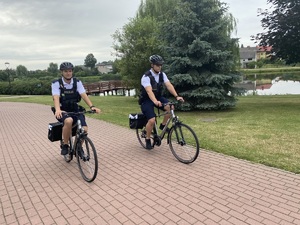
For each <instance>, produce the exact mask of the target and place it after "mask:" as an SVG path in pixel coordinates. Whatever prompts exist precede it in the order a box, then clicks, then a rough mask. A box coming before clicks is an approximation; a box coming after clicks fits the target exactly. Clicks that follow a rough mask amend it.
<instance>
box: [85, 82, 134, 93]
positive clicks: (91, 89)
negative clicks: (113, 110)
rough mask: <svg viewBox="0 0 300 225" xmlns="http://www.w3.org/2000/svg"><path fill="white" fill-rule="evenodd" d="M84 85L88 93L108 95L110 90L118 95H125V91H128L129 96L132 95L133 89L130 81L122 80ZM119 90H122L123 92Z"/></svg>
mask: <svg viewBox="0 0 300 225" xmlns="http://www.w3.org/2000/svg"><path fill="white" fill-rule="evenodd" d="M83 86H84V88H85V90H86V93H87V95H100V94H103V95H108V94H109V92H110V93H111V94H112V95H118V93H121V95H125V91H128V96H130V90H131V89H133V87H132V86H131V85H129V84H128V82H124V81H121V80H112V81H101V82H97V83H91V84H84V85H83ZM119 90H121V92H120V91H119Z"/></svg>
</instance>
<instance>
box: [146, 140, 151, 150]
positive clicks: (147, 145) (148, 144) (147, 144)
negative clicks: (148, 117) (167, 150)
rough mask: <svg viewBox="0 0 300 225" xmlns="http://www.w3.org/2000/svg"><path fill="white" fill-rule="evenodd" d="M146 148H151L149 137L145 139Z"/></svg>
mask: <svg viewBox="0 0 300 225" xmlns="http://www.w3.org/2000/svg"><path fill="white" fill-rule="evenodd" d="M146 149H148V150H149V149H152V145H151V140H150V139H146Z"/></svg>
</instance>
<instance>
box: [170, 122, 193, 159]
mask: <svg viewBox="0 0 300 225" xmlns="http://www.w3.org/2000/svg"><path fill="white" fill-rule="evenodd" d="M169 146H170V149H171V151H172V153H173V155H174V156H175V157H176V158H177V159H178V160H179V161H180V162H182V163H191V162H194V161H195V160H196V159H197V157H198V154H199V141H198V138H197V136H196V134H195V133H194V131H193V130H192V129H191V128H190V127H189V126H187V125H185V124H177V125H175V126H174V127H172V129H171V131H170V134H169Z"/></svg>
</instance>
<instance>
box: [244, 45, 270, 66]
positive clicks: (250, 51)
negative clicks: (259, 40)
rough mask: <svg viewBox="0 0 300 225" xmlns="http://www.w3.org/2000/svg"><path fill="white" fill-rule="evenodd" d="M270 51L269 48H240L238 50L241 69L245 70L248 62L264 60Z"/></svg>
mask: <svg viewBox="0 0 300 225" xmlns="http://www.w3.org/2000/svg"><path fill="white" fill-rule="evenodd" d="M271 50H272V47H270V46H266V47H263V46H256V47H250V46H247V47H242V48H240V63H241V68H247V64H248V63H249V62H253V61H255V62H256V61H257V60H259V59H264V58H266V57H267V56H268V55H269V54H270V52H271Z"/></svg>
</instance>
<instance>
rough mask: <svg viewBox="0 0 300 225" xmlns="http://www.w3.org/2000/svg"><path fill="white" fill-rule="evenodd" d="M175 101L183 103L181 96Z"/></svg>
mask: <svg viewBox="0 0 300 225" xmlns="http://www.w3.org/2000/svg"><path fill="white" fill-rule="evenodd" d="M176 100H177V101H179V102H184V99H183V97H181V96H177V98H176Z"/></svg>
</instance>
